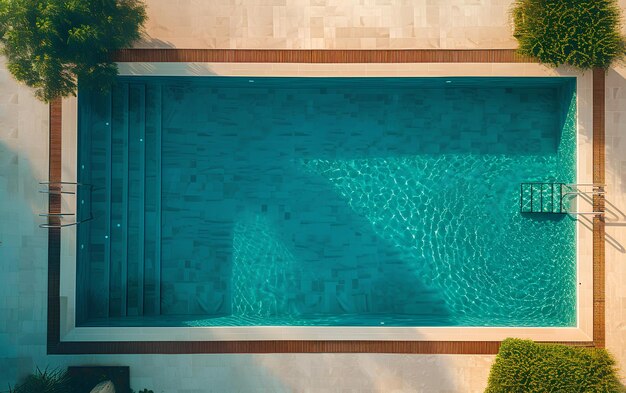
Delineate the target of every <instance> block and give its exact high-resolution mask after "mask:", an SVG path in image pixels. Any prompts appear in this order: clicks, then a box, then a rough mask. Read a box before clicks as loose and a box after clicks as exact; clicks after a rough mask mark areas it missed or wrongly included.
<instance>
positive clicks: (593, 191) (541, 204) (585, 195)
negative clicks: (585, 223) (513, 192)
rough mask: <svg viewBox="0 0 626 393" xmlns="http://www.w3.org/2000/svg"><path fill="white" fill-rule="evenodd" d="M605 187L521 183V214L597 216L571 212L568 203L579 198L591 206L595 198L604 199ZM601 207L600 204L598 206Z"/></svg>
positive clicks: (597, 213)
mask: <svg viewBox="0 0 626 393" xmlns="http://www.w3.org/2000/svg"><path fill="white" fill-rule="evenodd" d="M605 192H606V191H605V185H604V184H599V183H578V184H566V183H537V182H534V183H522V184H521V185H520V212H521V213H543V214H545V213H552V214H571V215H599V214H604V211H603V209H599V211H587V212H585V211H578V210H571V209H570V208H571V204H570V203H568V202H570V201H572V200H574V199H575V198H576V197H581V198H582V199H584V200H585V201H587V202H588V203H590V204H591V205H593V206H596V204H595V203H594V202H595V201H596V199H597V198H602V199H603V198H604V194H605ZM600 205H601V204H600Z"/></svg>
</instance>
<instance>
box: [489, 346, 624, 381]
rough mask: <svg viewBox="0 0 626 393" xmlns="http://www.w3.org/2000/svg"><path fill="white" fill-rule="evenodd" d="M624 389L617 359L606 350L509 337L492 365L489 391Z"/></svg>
mask: <svg viewBox="0 0 626 393" xmlns="http://www.w3.org/2000/svg"><path fill="white" fill-rule="evenodd" d="M624 391H626V390H624V387H623V386H622V385H621V384H620V382H619V379H618V377H617V373H616V370H615V361H614V360H613V358H612V357H611V355H609V353H608V352H607V351H605V350H604V349H595V348H578V347H569V346H566V345H558V344H537V343H534V342H533V341H530V340H519V339H513V338H508V339H506V340H504V341H503V342H502V346H501V347H500V351H499V353H498V356H497V357H496V361H495V363H494V365H493V367H492V368H491V373H490V375H489V385H488V387H487V390H485V393H500V392H507V393H514V392H520V393H521V392H562V393H574V392H581V393H582V392H584V393H591V392H602V393H609V392H611V393H612V392H624Z"/></svg>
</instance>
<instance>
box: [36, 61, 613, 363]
mask: <svg viewBox="0 0 626 393" xmlns="http://www.w3.org/2000/svg"><path fill="white" fill-rule="evenodd" d="M114 60H115V61H117V62H241V63H528V62H532V60H530V59H527V58H524V57H521V56H519V55H517V54H516V52H515V50H513V49H480V50H445V49H423V50H243V49H236V50H231V49H124V50H121V51H119V52H118V53H117V54H116V55H115V56H114ZM604 92H605V71H604V70H594V71H593V182H594V183H604V166H605V157H604V152H605V146H604V132H605V130H604V128H605V127H604V124H605V118H604V116H605V108H604V106H605V96H604ZM61 123H62V106H61V101H60V100H56V101H54V102H52V103H51V104H50V144H49V168H50V169H49V172H50V173H49V176H50V181H61V162H62V161H61V153H62V149H61V134H62V126H61ZM60 208H61V200H60V198H59V197H58V196H56V195H50V197H49V210H50V212H51V213H59V212H60ZM594 208H595V209H596V211H599V210H598V209H603V208H604V200H603V199H602V198H601V197H596V198H595V199H594ZM604 236H605V232H604V218H602V217H595V218H594V220H593V340H594V341H591V342H575V343H569V344H572V345H578V346H589V347H598V348H601V347H604V345H605V326H604V325H605V315H604V313H605V309H604V293H605V288H604V284H605V277H604V274H605V267H604V263H605V255H604ZM60 266H61V230H60V229H55V228H52V229H49V232H48V319H47V321H48V330H47V351H48V354H192V353H412V354H495V353H497V352H498V349H499V347H500V342H499V341H357V340H354V341H310V340H301V341H294V340H289V341H282V340H276V341H97V342H96V341H94V342H82V341H81V342H76V341H61V337H60V317H61V315H60V311H61V310H60V296H59V293H60V292H59V290H60V288H59V285H60V274H61V269H60Z"/></svg>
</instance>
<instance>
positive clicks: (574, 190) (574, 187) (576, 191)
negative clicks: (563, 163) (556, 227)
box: [561, 183, 606, 216]
mask: <svg viewBox="0 0 626 393" xmlns="http://www.w3.org/2000/svg"><path fill="white" fill-rule="evenodd" d="M563 186H564V187H567V188H568V189H570V191H566V192H562V194H561V201H562V200H563V199H564V198H565V197H568V198H569V197H572V198H575V197H577V196H583V197H587V198H591V199H592V200H593V197H594V196H600V197H604V195H605V194H606V190H605V187H606V184H604V183H570V184H563ZM581 187H592V189H591V191H586V190H581ZM567 214H572V215H593V216H597V215H603V214H604V211H590V212H579V211H573V212H571V211H568V212H567Z"/></svg>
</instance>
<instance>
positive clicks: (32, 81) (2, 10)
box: [0, 0, 146, 101]
mask: <svg viewBox="0 0 626 393" xmlns="http://www.w3.org/2000/svg"><path fill="white" fill-rule="evenodd" d="M145 19H146V13H145V9H144V5H143V3H141V2H140V0H96V1H88V0H0V44H2V54H4V55H5V56H6V57H7V68H8V69H9V71H10V72H11V74H13V76H14V77H15V79H17V80H18V81H20V82H23V83H25V84H26V85H28V86H30V87H33V88H35V94H36V95H37V97H38V98H40V99H42V100H43V101H50V100H53V99H55V98H58V97H64V96H68V95H71V94H75V93H76V81H77V79H78V80H80V82H81V86H82V85H85V86H87V87H89V88H94V89H98V90H106V89H108V88H109V87H110V85H111V83H112V82H113V80H114V78H115V76H116V75H117V67H116V65H115V63H112V62H111V61H110V58H111V52H112V51H114V50H117V49H121V48H124V47H128V46H130V44H131V43H132V42H133V41H135V40H137V39H138V38H139V37H140V29H141V26H142V25H143V23H144V22H145Z"/></svg>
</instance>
